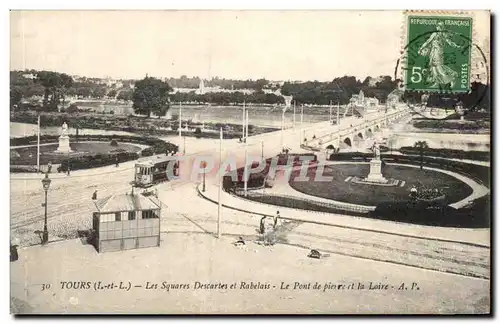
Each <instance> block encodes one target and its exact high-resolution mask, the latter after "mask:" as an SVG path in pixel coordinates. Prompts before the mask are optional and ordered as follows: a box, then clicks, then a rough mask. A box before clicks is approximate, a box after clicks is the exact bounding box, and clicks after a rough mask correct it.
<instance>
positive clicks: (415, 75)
mask: <svg viewBox="0 0 500 324" xmlns="http://www.w3.org/2000/svg"><path fill="white" fill-rule="evenodd" d="M421 72H423V71H422V68H421V67H420V66H414V67H413V68H412V69H411V82H413V83H420V82H421V81H422V73H421Z"/></svg>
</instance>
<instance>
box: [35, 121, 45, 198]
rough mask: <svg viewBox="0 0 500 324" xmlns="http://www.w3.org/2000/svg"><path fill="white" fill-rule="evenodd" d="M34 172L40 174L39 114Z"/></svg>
mask: <svg viewBox="0 0 500 324" xmlns="http://www.w3.org/2000/svg"><path fill="white" fill-rule="evenodd" d="M36 170H37V172H40V114H38V130H37V142H36ZM45 193H47V192H45Z"/></svg>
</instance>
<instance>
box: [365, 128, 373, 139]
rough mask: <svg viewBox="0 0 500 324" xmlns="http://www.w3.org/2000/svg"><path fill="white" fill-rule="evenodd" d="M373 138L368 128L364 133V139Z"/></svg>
mask: <svg viewBox="0 0 500 324" xmlns="http://www.w3.org/2000/svg"><path fill="white" fill-rule="evenodd" d="M372 136H373V131H372V129H371V128H368V129H367V130H366V131H365V138H370V137H372Z"/></svg>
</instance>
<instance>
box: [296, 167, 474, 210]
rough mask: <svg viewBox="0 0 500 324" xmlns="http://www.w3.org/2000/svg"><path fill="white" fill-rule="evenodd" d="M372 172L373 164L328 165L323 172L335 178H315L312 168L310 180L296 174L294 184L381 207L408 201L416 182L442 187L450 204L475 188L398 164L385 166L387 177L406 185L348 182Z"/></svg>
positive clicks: (321, 194)
mask: <svg viewBox="0 0 500 324" xmlns="http://www.w3.org/2000/svg"><path fill="white" fill-rule="evenodd" d="M369 171H370V166H369V164H336V165H333V166H327V167H325V171H324V173H323V175H324V176H330V177H333V180H332V181H328V182H325V181H314V174H315V171H313V170H309V172H308V176H309V178H310V179H309V181H305V182H302V181H294V178H295V177H294V176H292V177H291V180H290V185H291V186H292V188H294V189H295V190H297V191H300V192H302V193H305V194H308V195H312V196H317V197H321V198H327V199H332V200H336V201H342V202H347V203H352V204H358V205H367V206H377V205H378V204H380V203H383V202H398V201H399V202H401V201H408V200H409V197H408V195H409V193H410V188H411V187H412V186H414V185H415V186H417V187H421V186H423V187H425V188H432V189H434V188H440V189H442V190H443V192H444V193H445V195H446V200H445V202H446V204H450V203H454V202H457V201H459V200H462V199H464V198H465V197H467V196H469V195H470V194H471V193H472V188H471V187H469V186H468V185H467V184H465V183H463V182H462V181H460V180H458V179H456V178H454V177H452V176H450V175H447V174H444V173H441V172H437V171H431V170H420V169H418V168H411V167H404V166H397V165H385V166H384V167H383V171H382V173H383V174H384V176H385V177H386V178H394V179H398V180H404V181H406V183H405V185H404V186H403V187H400V186H397V187H384V186H375V185H369V184H357V183H353V182H350V181H349V182H346V181H345V179H346V178H347V177H349V176H358V177H366V176H367V175H368V173H369Z"/></svg>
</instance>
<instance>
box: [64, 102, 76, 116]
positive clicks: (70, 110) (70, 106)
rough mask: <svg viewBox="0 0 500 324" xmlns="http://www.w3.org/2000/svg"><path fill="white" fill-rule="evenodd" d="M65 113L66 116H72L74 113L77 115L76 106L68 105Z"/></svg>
mask: <svg viewBox="0 0 500 324" xmlns="http://www.w3.org/2000/svg"><path fill="white" fill-rule="evenodd" d="M66 112H67V113H68V114H74V113H77V112H78V106H77V105H75V104H71V105H69V107H68V108H67V109H66Z"/></svg>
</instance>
